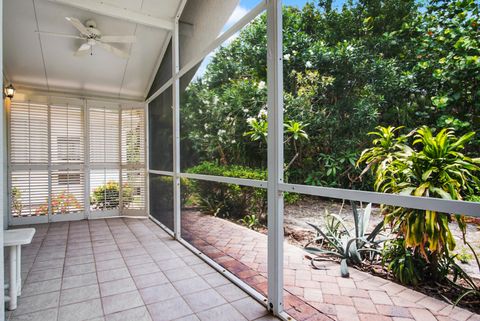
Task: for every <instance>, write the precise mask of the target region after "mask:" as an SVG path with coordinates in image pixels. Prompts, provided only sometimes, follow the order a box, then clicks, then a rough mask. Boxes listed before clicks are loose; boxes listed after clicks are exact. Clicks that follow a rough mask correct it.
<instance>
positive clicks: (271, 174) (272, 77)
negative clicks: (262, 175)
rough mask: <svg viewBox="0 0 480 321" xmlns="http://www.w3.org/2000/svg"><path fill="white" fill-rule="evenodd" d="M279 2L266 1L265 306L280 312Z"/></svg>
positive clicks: (281, 308)
mask: <svg viewBox="0 0 480 321" xmlns="http://www.w3.org/2000/svg"><path fill="white" fill-rule="evenodd" d="M282 47H283V44H282V1H281V0H267V85H268V87H267V88H268V100H267V106H268V308H269V309H270V310H271V311H272V312H273V313H274V314H275V315H279V314H280V313H282V311H283V193H282V192H281V191H280V190H279V184H280V183H283V50H282Z"/></svg>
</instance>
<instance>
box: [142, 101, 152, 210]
mask: <svg viewBox="0 0 480 321" xmlns="http://www.w3.org/2000/svg"><path fill="white" fill-rule="evenodd" d="M143 108H144V114H143V115H144V116H143V121H144V124H145V126H144V135H145V151H144V157H145V158H144V162H145V168H144V170H145V215H146V216H147V217H149V216H150V137H149V135H150V118H149V115H148V110H149V109H148V103H145V106H144V107H143Z"/></svg>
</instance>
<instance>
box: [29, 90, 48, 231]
mask: <svg viewBox="0 0 480 321" xmlns="http://www.w3.org/2000/svg"><path fill="white" fill-rule="evenodd" d="M47 117H48V118H47V136H48V138H47V140H48V143H47V144H48V146H47V150H48V152H47V153H48V165H47V175H48V214H47V216H48V222H51V221H52V217H53V212H52V211H53V209H52V102H51V98H50V99H49V101H48V104H47ZM30 173H31V171H30ZM30 179H31V178H30ZM30 202H31V198H30Z"/></svg>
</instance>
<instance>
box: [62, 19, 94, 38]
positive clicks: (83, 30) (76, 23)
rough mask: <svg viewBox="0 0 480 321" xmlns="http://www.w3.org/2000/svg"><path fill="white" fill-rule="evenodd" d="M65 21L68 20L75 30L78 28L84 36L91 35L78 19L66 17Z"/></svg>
mask: <svg viewBox="0 0 480 321" xmlns="http://www.w3.org/2000/svg"><path fill="white" fill-rule="evenodd" d="M65 19H67V20H68V21H69V22H70V23H71V24H72V25H73V26H74V27H75V28H77V29H78V31H80V33H81V34H82V35H85V36H88V35H89V34H90V33H89V32H88V30H87V28H86V27H85V26H84V25H83V23H81V22H80V20H78V19H77V18H72V17H65Z"/></svg>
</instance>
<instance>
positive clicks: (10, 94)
mask: <svg viewBox="0 0 480 321" xmlns="http://www.w3.org/2000/svg"><path fill="white" fill-rule="evenodd" d="M3 93H4V94H5V97H8V98H10V99H12V98H13V96H14V95H15V87H13V85H12V84H10V85H8V86H7V87H5V89H4V90H3Z"/></svg>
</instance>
